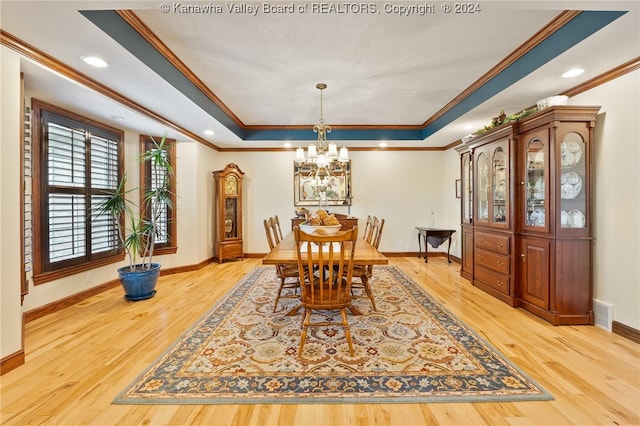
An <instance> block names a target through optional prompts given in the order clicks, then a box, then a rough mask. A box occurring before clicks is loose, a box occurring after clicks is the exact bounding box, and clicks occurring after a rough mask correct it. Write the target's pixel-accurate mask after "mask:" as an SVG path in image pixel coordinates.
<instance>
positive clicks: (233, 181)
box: [224, 176, 238, 195]
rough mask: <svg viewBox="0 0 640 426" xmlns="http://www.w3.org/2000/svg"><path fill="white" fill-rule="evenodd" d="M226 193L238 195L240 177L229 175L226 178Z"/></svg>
mask: <svg viewBox="0 0 640 426" xmlns="http://www.w3.org/2000/svg"><path fill="white" fill-rule="evenodd" d="M224 193H225V194H228V195H238V179H237V178H236V177H235V176H227V178H226V179H225V180H224Z"/></svg>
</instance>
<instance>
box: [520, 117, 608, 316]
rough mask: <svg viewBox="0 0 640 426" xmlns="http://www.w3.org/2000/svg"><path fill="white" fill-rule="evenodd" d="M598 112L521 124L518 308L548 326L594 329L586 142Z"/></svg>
mask: <svg viewBox="0 0 640 426" xmlns="http://www.w3.org/2000/svg"><path fill="white" fill-rule="evenodd" d="M598 110H599V108H598V107H577V106H558V107H553V108H548V109H544V110H542V111H540V112H538V113H537V114H535V115H533V116H530V117H527V118H526V119H524V120H522V122H521V123H520V131H521V135H520V142H521V143H520V147H519V148H520V153H519V154H520V155H519V163H518V174H519V180H520V185H519V187H520V188H519V191H518V199H519V206H520V208H519V218H518V220H517V222H518V225H519V226H518V228H519V229H518V240H519V241H518V251H519V253H518V257H519V258H520V259H519V260H520V262H519V263H520V268H519V269H520V276H519V279H520V306H522V307H523V308H524V309H526V310H528V311H530V312H532V313H534V314H536V315H538V316H540V317H542V318H544V319H545V320H547V321H549V322H551V323H552V324H555V325H561V324H593V320H594V318H593V303H592V297H593V296H592V275H591V274H592V244H593V234H592V228H591V223H592V218H591V202H592V187H593V173H592V143H593V131H594V127H595V121H596V116H597V113H598Z"/></svg>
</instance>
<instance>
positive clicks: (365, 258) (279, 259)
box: [262, 231, 389, 265]
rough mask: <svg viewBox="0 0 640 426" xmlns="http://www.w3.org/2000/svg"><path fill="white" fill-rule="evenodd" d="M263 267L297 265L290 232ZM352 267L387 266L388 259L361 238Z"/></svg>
mask: <svg viewBox="0 0 640 426" xmlns="http://www.w3.org/2000/svg"><path fill="white" fill-rule="evenodd" d="M262 264H263V265H297V264H298V253H297V251H296V240H295V236H294V234H293V231H292V232H289V233H288V234H287V235H285V236H284V238H283V239H282V241H280V243H279V244H277V245H276V246H275V247H274V248H273V250H271V251H270V252H269V253H268V254H267V255H266V256H265V257H264V258H263V259H262ZM353 264H354V265H388V264H389V259H387V257H386V256H385V255H383V254H382V253H380V252H379V251H378V249H377V248H375V247H373V246H372V245H371V244H369V243H368V242H366V241H365V240H364V239H363V238H358V239H357V240H356V250H355V252H354V255H353Z"/></svg>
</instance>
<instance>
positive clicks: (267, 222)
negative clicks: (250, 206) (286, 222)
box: [262, 218, 276, 250]
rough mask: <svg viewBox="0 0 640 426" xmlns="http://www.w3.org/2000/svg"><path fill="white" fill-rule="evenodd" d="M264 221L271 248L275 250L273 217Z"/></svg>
mask: <svg viewBox="0 0 640 426" xmlns="http://www.w3.org/2000/svg"><path fill="white" fill-rule="evenodd" d="M262 222H263V223H264V232H265V234H266V235H267V243H268V244H269V250H273V248H274V247H275V246H276V244H275V243H274V240H273V232H272V231H271V218H269V219H265V220H263V221H262Z"/></svg>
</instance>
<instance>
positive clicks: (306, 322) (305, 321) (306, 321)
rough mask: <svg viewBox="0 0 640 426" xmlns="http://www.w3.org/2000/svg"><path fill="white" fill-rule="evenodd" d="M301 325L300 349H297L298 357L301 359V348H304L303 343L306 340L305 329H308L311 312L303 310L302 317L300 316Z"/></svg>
mask: <svg viewBox="0 0 640 426" xmlns="http://www.w3.org/2000/svg"><path fill="white" fill-rule="evenodd" d="M302 318H303V324H302V335H301V336H300V347H299V348H298V356H299V357H302V348H303V347H304V342H305V340H307V329H308V328H309V320H310V318H311V310H309V309H305V310H304V315H302Z"/></svg>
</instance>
